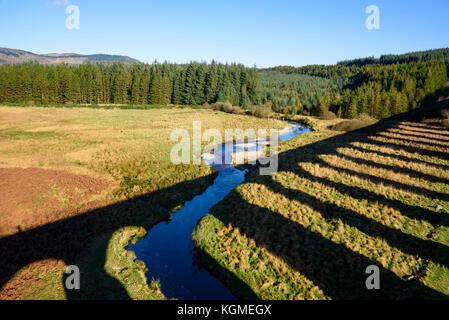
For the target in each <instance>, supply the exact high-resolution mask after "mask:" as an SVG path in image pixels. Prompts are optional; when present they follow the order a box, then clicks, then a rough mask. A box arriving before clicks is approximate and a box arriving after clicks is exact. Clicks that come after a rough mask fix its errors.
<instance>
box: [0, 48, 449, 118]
mask: <svg viewBox="0 0 449 320" xmlns="http://www.w3.org/2000/svg"><path fill="white" fill-rule="evenodd" d="M448 68H449V49H438V50H430V51H423V52H415V53H408V54H404V55H385V56H381V57H380V58H378V59H377V58H373V57H370V58H363V59H356V60H349V61H343V62H340V63H338V64H336V65H331V66H326V65H312V66H305V67H300V68H295V67H289V66H281V67H275V68H270V69H259V70H257V69H256V68H247V67H245V66H243V65H241V64H220V63H215V62H212V63H210V64H206V63H197V62H192V63H190V64H183V65H180V64H169V63H163V64H160V63H153V64H143V63H134V64H120V63H114V64H91V63H85V64H81V65H78V66H72V65H66V64H62V65H57V66H54V65H41V64H38V63H23V64H3V65H1V66H0V102H9V103H27V102H30V101H32V102H33V103H37V104H50V105H53V104H69V103H70V104H132V105H169V104H174V105H203V104H205V103H215V102H226V101H228V102H229V103H231V104H232V105H234V106H241V107H242V108H243V109H246V108H248V107H249V106H251V105H256V106H261V105H264V106H265V107H267V106H268V107H269V108H271V110H272V111H273V112H280V113H285V114H289V115H295V114H303V115H317V116H319V115H322V114H324V113H329V112H331V113H334V114H335V115H336V116H339V117H344V118H356V117H358V116H359V115H360V114H367V115H369V116H371V117H374V118H377V119H383V118H388V117H390V116H393V115H396V114H400V113H403V112H407V111H410V110H413V109H415V108H417V107H419V106H421V104H422V102H423V101H424V100H425V99H426V98H428V97H429V96H431V95H432V94H434V93H435V92H436V91H438V90H439V89H441V88H442V87H444V86H445V84H446V82H447V80H448Z"/></svg>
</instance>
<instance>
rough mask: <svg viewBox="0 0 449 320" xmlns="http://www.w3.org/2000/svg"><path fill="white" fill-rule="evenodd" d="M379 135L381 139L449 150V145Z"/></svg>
mask: <svg viewBox="0 0 449 320" xmlns="http://www.w3.org/2000/svg"><path fill="white" fill-rule="evenodd" d="M394 134H397V135H400V136H405V135H404V134H400V133H394ZM379 135H380V136H381V137H384V138H386V139H395V140H401V141H405V142H410V143H416V144H421V145H423V146H429V147H435V148H447V149H449V145H448V144H442V143H437V142H435V143H432V142H426V141H416V140H409V139H407V138H404V137H391V136H388V135H385V134H383V132H382V133H379Z"/></svg>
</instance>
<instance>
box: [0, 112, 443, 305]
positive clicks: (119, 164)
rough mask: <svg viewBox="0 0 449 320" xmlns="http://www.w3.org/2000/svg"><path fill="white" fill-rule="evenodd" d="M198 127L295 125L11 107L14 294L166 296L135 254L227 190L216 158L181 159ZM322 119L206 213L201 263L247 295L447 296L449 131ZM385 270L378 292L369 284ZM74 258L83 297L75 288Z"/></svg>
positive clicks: (4, 283) (9, 234) (6, 224)
mask: <svg viewBox="0 0 449 320" xmlns="http://www.w3.org/2000/svg"><path fill="white" fill-rule="evenodd" d="M195 120H200V121H202V125H203V130H205V129H208V128H216V129H219V130H220V131H222V130H224V129H226V128H242V129H247V128H253V129H258V128H266V129H268V128H276V129H281V128H283V127H285V123H282V122H280V121H276V120H271V119H258V118H255V117H250V116H243V115H232V114H225V113H222V112H214V111H211V110H192V109H187V108H186V109H176V108H172V109H157V110H96V109H76V108H75V109H64V108H60V109H51V108H16V107H0V192H1V194H2V201H1V202H0V261H2V263H1V264H0V288H1V290H0V299H164V298H165V297H164V296H163V294H162V293H161V291H160V285H163V284H160V283H158V282H157V281H153V282H152V283H151V284H150V285H149V286H147V285H146V284H145V282H146V279H145V276H144V272H145V266H143V265H142V264H141V263H134V256H133V254H132V253H127V251H126V250H125V248H126V246H127V245H128V243H129V242H130V241H135V240H136V239H137V238H139V237H142V236H143V235H145V230H147V229H148V228H150V227H151V226H152V225H154V224H155V223H157V222H158V221H161V220H164V219H168V218H169V214H168V213H169V212H172V211H175V210H177V209H179V208H180V206H182V204H183V203H184V202H185V201H187V200H189V199H191V198H192V197H193V196H195V195H197V194H200V193H202V192H203V191H204V190H205V189H206V188H207V187H208V186H209V185H210V184H211V183H212V181H213V179H214V177H215V172H214V170H213V169H211V167H209V166H207V165H205V164H203V165H179V166H175V165H173V164H172V163H171V162H170V161H169V154H170V150H171V148H172V146H173V145H174V143H175V142H170V133H171V131H172V130H173V129H178V128H184V129H187V130H189V132H191V129H192V122H193V121H195ZM313 121H315V122H316V129H317V130H316V131H314V132H311V133H306V134H303V135H301V136H298V137H296V138H294V139H292V140H291V141H289V142H286V143H282V144H281V146H280V149H281V150H280V151H281V153H280V155H279V171H278V172H277V173H276V174H274V175H272V176H260V175H258V170H253V171H251V172H250V173H249V174H248V176H247V180H246V182H245V183H243V184H242V185H240V186H239V187H237V188H236V189H235V190H234V191H232V192H231V194H229V195H228V196H227V197H226V198H225V199H224V200H223V201H221V202H220V203H219V204H217V205H216V206H215V207H214V208H213V209H212V210H211V213H210V214H209V215H207V216H206V217H204V218H203V219H202V220H201V222H200V223H199V225H198V227H197V229H196V230H195V232H194V234H193V239H194V242H195V244H196V245H197V247H198V258H199V259H200V261H202V262H203V264H204V265H206V266H207V267H208V269H209V270H210V271H211V272H212V273H214V274H215V275H216V276H217V277H219V278H220V279H221V280H222V281H223V282H225V283H226V284H227V285H228V286H229V287H230V288H231V290H232V291H233V293H235V294H236V295H237V296H239V297H242V298H255V297H257V298H260V299H351V298H355V299H376V298H382V299H406V298H447V297H448V296H449V270H448V268H449V156H448V155H449V131H447V130H445V129H444V128H442V126H441V125H440V123H438V122H436V121H428V122H424V123H409V122H400V121H384V122H380V123H378V124H375V125H372V126H370V127H366V128H364V129H360V130H358V131H353V132H349V133H339V132H335V131H331V130H328V129H327V126H328V125H329V124H332V123H335V121H339V120H334V121H333V122H332V121H318V120H313ZM373 264H375V265H377V266H378V267H379V268H380V272H381V290H379V291H376V290H367V289H366V287H365V280H366V277H367V275H366V273H365V271H366V268H367V267H368V266H369V265H373ZM67 265H77V266H79V267H80V270H82V277H81V290H79V291H76V292H72V291H66V290H64V284H63V283H64V280H65V275H64V271H65V268H66V266H67ZM146 267H147V268H150V267H151V266H146ZM230 275H232V276H230ZM231 279H238V281H233V280H231Z"/></svg>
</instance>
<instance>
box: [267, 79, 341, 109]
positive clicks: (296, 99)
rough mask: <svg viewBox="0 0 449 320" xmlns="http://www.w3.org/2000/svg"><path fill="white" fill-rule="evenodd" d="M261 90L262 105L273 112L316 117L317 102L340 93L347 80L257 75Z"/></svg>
mask: <svg viewBox="0 0 449 320" xmlns="http://www.w3.org/2000/svg"><path fill="white" fill-rule="evenodd" d="M259 75H260V78H261V81H262V86H263V88H264V92H263V97H262V103H264V104H266V103H268V104H269V105H270V106H271V107H272V109H273V111H275V112H281V113H289V114H297V113H300V114H306V115H307V114H316V112H317V111H316V110H317V107H318V105H319V102H320V99H321V97H322V96H323V95H325V94H330V93H332V92H339V91H341V90H342V89H343V88H344V87H345V86H346V85H348V84H349V80H348V79H337V80H329V79H325V78H320V77H313V76H308V75H302V74H285V73H282V72H279V71H260V72H259Z"/></svg>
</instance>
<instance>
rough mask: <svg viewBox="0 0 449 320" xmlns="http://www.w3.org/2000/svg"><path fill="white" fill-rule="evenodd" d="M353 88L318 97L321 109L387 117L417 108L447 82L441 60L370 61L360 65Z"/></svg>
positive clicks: (351, 115)
mask: <svg viewBox="0 0 449 320" xmlns="http://www.w3.org/2000/svg"><path fill="white" fill-rule="evenodd" d="M356 79H357V80H356V81H355V86H354V84H353V89H351V88H346V89H344V90H342V91H341V92H339V93H331V94H330V95H327V96H326V97H324V98H322V99H321V100H320V103H321V105H320V110H327V109H330V110H331V111H333V112H335V113H337V115H339V116H341V117H345V118H355V117H357V116H358V115H360V114H362V113H363V114H368V115H370V116H372V117H375V118H377V119H384V118H388V117H390V116H393V115H397V114H400V113H404V112H407V111H410V110H413V109H415V108H417V107H418V106H419V105H420V104H421V103H422V101H423V100H424V99H425V98H426V97H428V96H430V95H432V94H434V93H435V92H436V91H437V90H439V89H441V88H443V87H444V85H445V84H446V82H447V80H448V77H447V69H446V64H445V63H444V62H443V61H441V60H438V61H435V60H433V61H421V62H409V63H396V64H392V65H381V64H371V65H366V66H364V67H362V69H361V71H360V73H359V74H358V75H357V77H356Z"/></svg>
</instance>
